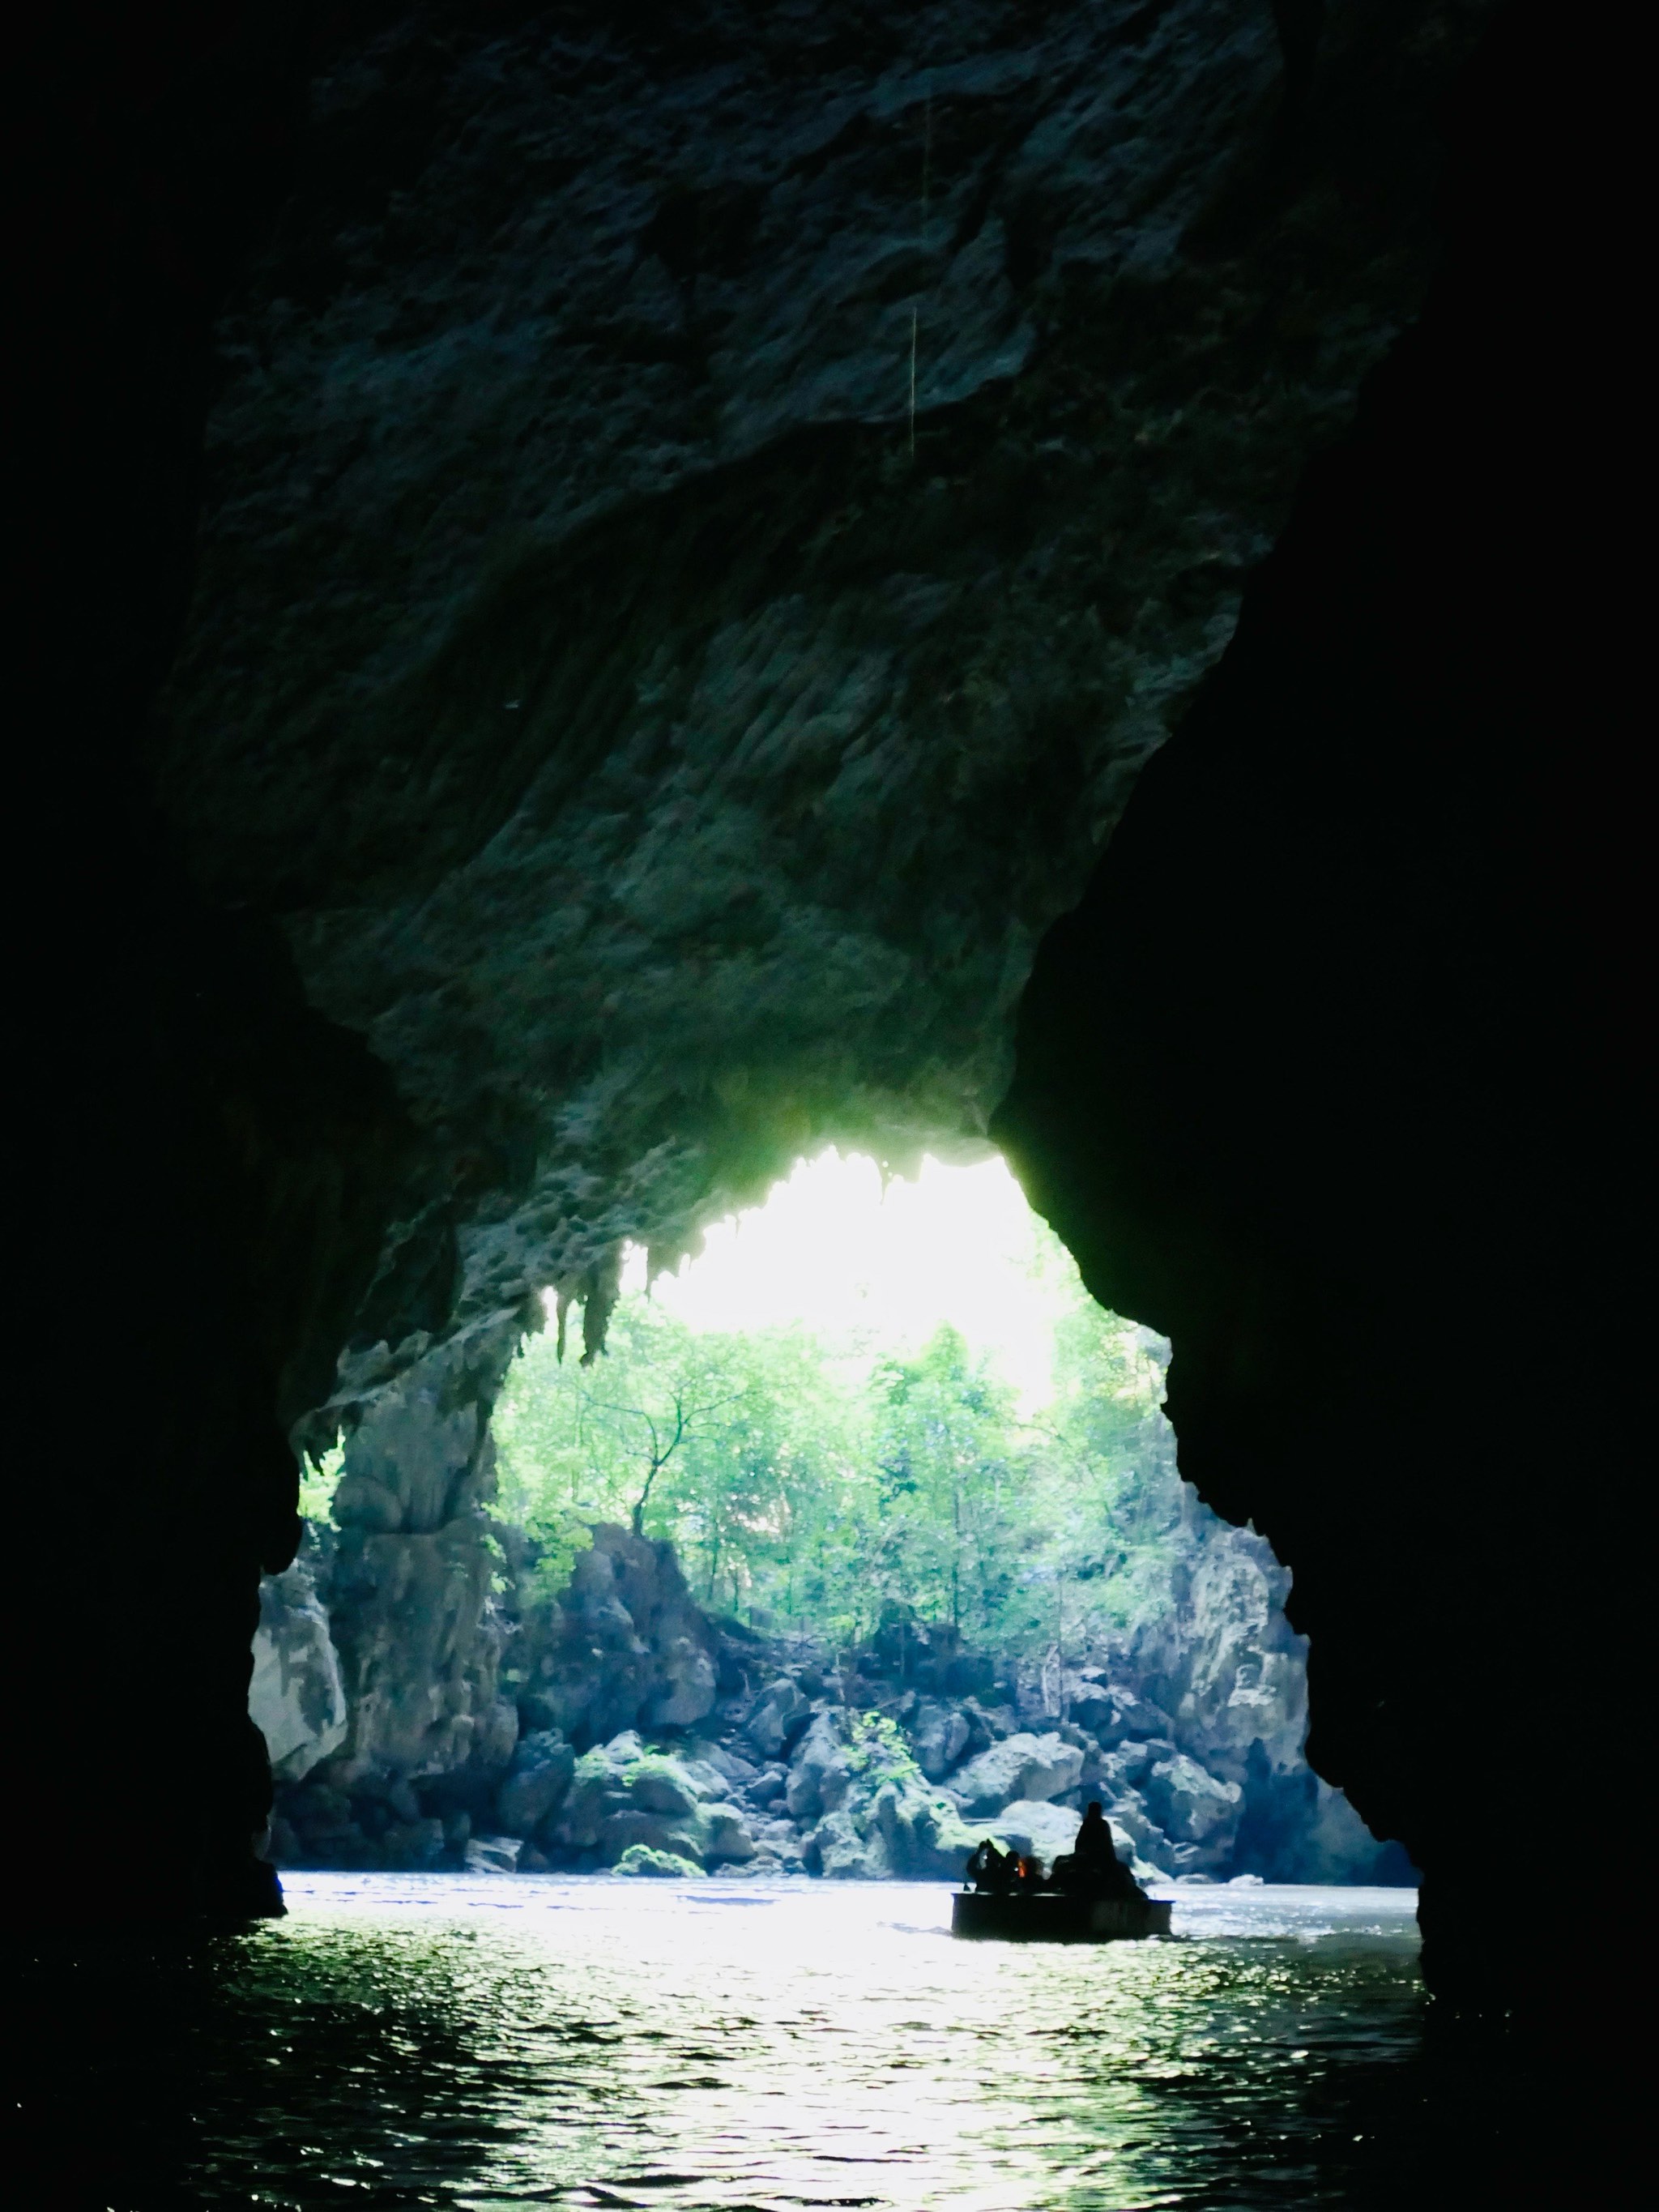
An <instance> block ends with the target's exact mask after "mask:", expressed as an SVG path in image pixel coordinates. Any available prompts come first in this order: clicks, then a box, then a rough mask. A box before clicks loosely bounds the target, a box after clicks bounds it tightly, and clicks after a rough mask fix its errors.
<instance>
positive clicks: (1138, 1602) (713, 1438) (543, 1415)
mask: <svg viewBox="0 0 1659 2212" xmlns="http://www.w3.org/2000/svg"><path fill="white" fill-rule="evenodd" d="M1043 1269H1044V1272H1045V1273H1048V1274H1049V1275H1050V1276H1051V1277H1052V1281H1051V1285H1050V1287H1051V1288H1053V1289H1054V1292H1055V1300H1056V1304H1057V1306H1058V1308H1059V1310H1060V1319H1059V1321H1058V1323H1057V1326H1056V1329H1055V1336H1054V1370H1053V1374H1054V1387H1053V1392H1052V1395H1051V1397H1050V1399H1049V1400H1048V1402H1047V1403H1046V1404H1045V1405H1043V1406H1042V1407H1041V1408H1040V1409H1038V1410H1037V1411H1036V1412H1035V1413H1031V1414H1029V1415H1023V1414H1022V1413H1021V1410H1020V1408H1019V1406H1018V1402H1017V1399H1016V1395H1015V1393H1014V1392H1013V1391H1012V1389H1010V1388H1009V1387H1008V1385H1007V1384H1006V1383H1004V1382H1003V1381H1002V1380H1001V1379H1000V1376H999V1375H998V1374H997V1372H996V1370H995V1369H994V1365H993V1364H992V1363H991V1362H990V1361H989V1360H988V1359H987V1358H986V1357H984V1356H983V1355H981V1354H978V1353H976V1352H974V1351H973V1350H972V1349H971V1348H970V1347H969V1346H968V1345H967V1344H966V1343H965V1342H964V1341H963V1339H962V1337H961V1336H960V1335H958V1334H957V1332H956V1331H955V1330H954V1329H951V1328H941V1329H940V1330H939V1332H938V1334H936V1335H935V1336H934V1337H933V1339H932V1340H931V1341H929V1342H928V1343H927V1344H926V1345H924V1346H922V1347H921V1349H920V1351H918V1352H915V1353H914V1354H913V1355H910V1356H908V1357H902V1358H901V1357H893V1356H889V1357H885V1358H875V1359H872V1358H871V1356H870V1354H869V1351H868V1348H867V1347H861V1346H850V1345H844V1344H829V1343H825V1342H824V1341H823V1340H820V1339H818V1338H817V1337H816V1336H814V1335H813V1334H811V1332H809V1331H807V1330H805V1329H804V1328H799V1327H796V1328H774V1329H767V1330H762V1331H757V1332H753V1333H750V1334H741V1335H740V1334H720V1333H719V1332H714V1331H702V1332H699V1331H696V1330H694V1329H692V1328H690V1327H688V1326H687V1325H686V1324H685V1323H684V1322H681V1321H679V1320H678V1319H677V1318H675V1317H674V1316H672V1315H671V1314H668V1313H666V1312H665V1311H664V1310H662V1309H660V1308H659V1307H658V1306H656V1305H654V1304H652V1303H651V1302H650V1300H649V1299H647V1298H645V1297H629V1298H625V1299H623V1301H622V1303H621V1304H619V1305H618V1306H617V1310H616V1312H615V1314H614V1315H613V1316H612V1320H611V1334H610V1346H609V1351H608V1353H607V1355H606V1356H605V1358H602V1359H599V1360H597V1361H596V1362H595V1363H594V1364H592V1366H590V1367H586V1368H584V1367H581V1366H579V1365H577V1364H575V1363H574V1361H573V1362H570V1363H568V1364H562V1363H560V1361H559V1360H558V1358H557V1356H556V1345H555V1343H554V1340H553V1339H552V1337H551V1335H550V1334H548V1335H544V1336H541V1337H538V1338H537V1339H536V1340H533V1341H532V1343H531V1344H530V1345H529V1346H527V1347H526V1351H525V1352H524V1354H523V1356H522V1357H521V1358H520V1360H519V1361H518V1363H517V1364H516V1365H515V1367H514V1369H513V1373H512V1375H511V1376H509V1378H508V1382H507V1388H506V1390H505V1391H504V1393H503V1395H502V1398H501V1404H500V1406H499V1407H498V1409H497V1413H496V1416H495V1441H496V1446H497V1449H498V1453H499V1455H500V1468H501V1486H500V1507H499V1510H501V1513H502V1514H503V1516H505V1517H506V1518H507V1519H509V1520H511V1521H513V1522H517V1523H519V1524H520V1526H522V1527H524V1528H526V1529H528V1530H529V1531H530V1532H531V1534H532V1536H533V1537H534V1538H535V1540H536V1545H537V1548H538V1553H539V1565H538V1567H537V1569H536V1576H537V1579H538V1584H539V1586H540V1588H541V1589H542V1591H543V1593H544V1594H545V1595H553V1594H555V1593H556V1591H557V1590H558V1589H562V1587H563V1585H564V1583H566V1582H567V1581H568V1577H569V1573H570V1568H571V1565H572V1563H573V1561H574V1558H575V1556H576V1553H577V1552H578V1551H579V1550H580V1548H581V1547H583V1546H584V1545H585V1544H586V1542H587V1541H589V1536H588V1531H589V1529H590V1528H591V1527H592V1524H593V1523H594V1522H599V1521H602V1520H603V1521H620V1522H631V1523H632V1524H633V1525H634V1526H635V1527H636V1528H639V1529H640V1531H641V1533H642V1534H646V1535H649V1536H653V1537H667V1538H670V1539H671V1541H673V1543H674V1545H675V1547H676V1548H677V1550H678V1553H679V1556H680V1558H681V1560H682V1562H683V1563H684V1566H685V1569H686V1572H687V1575H688V1577H689V1578H690V1582H691V1583H692V1586H693V1589H694V1590H695V1591H696V1595H698V1596H699V1597H700V1598H701V1599H702V1601H703V1603H705V1604H706V1605H708V1606H710V1607H713V1608H715V1609H727V1610H733V1611H747V1612H748V1613H749V1614H750V1618H751V1619H755V1620H760V1621H762V1622H763V1623H766V1622H769V1623H773V1624H775V1625H780V1626H793V1627H799V1628H810V1629H811V1630H813V1631H815V1632H818V1633H821V1634H825V1635H828V1636H829V1637H831V1638H835V1639H836V1640H838V1641H841V1642H854V1641H856V1640H858V1639H859V1638H862V1637H863V1636H865V1635H867V1634H868V1633H870V1632H872V1630H873V1629H874V1628H875V1627H876V1626H878V1623H879V1622H880V1621H881V1620H883V1618H884V1616H885V1617H889V1618H890V1617H893V1616H894V1615H895V1614H896V1615H900V1616H902V1615H903V1614H906V1613H914V1614H915V1615H916V1616H918V1617H920V1618H921V1619H922V1620H927V1621H933V1622H948V1623H951V1624H952V1625H953V1626H955V1627H957V1629H958V1630H959V1632H961V1634H962V1635H963V1638H964V1639H965V1640H966V1641H967V1642H968V1643H969V1644H972V1645H975V1646H976V1647H978V1648H981V1649H985V1650H991V1651H993V1652H1000V1653H1002V1654H1004V1655H1006V1656H1010V1657H1018V1656H1037V1657H1039V1658H1041V1657H1042V1656H1045V1655H1046V1656H1050V1657H1051V1658H1052V1659H1053V1660H1054V1662H1058V1661H1059V1660H1060V1658H1061V1657H1062V1656H1063V1658H1064V1660H1065V1661H1066V1663H1069V1664H1076V1663H1079V1662H1081V1661H1083V1660H1085V1658H1086V1657H1087V1656H1088V1653H1089V1650H1090V1648H1091V1645H1093V1644H1095V1643H1096V1642H1097V1641H1098V1639H1100V1638H1103V1636H1105V1635H1106V1634H1108V1633H1109V1632H1111V1631H1112V1630H1114V1629H1115V1628H1118V1627H1121V1626H1125V1625H1127V1623H1129V1622H1130V1621H1132V1620H1135V1619H1137V1618H1139V1617H1140V1616H1142V1615H1144V1614H1145V1613H1147V1612H1149V1611H1150V1610H1152V1609H1155V1608H1158V1607H1161V1606H1162V1605H1163V1604H1164V1602H1166V1601H1167V1592H1168V1586H1169V1578H1170V1571H1171V1568H1172V1564H1173V1560H1174V1557H1175V1552H1176V1538H1177V1537H1178V1535H1179V1534H1180V1531H1181V1529H1182V1523H1183V1516H1184V1515H1186V1514H1187V1513H1188V1512H1189V1511H1190V1510H1191V1509H1190V1504H1189V1501H1188V1495H1187V1493H1185V1492H1184V1491H1183V1486H1182V1483H1181V1481H1180V1480H1179V1477H1178V1476H1177V1474H1176V1466H1175V1448H1174V1439H1173V1437H1172V1436H1171V1434H1170V1429H1169V1426H1168V1424H1167V1423H1166V1422H1165V1420H1164V1416H1163V1413H1162V1410H1161V1408H1162V1401H1163V1386H1164V1370H1163V1347H1162V1346H1161V1345H1160V1344H1159V1342H1158V1340H1157V1339H1156V1338H1153V1337H1152V1336H1150V1335H1149V1334H1148V1333H1147V1332H1146V1331H1145V1330H1143V1329H1140V1328H1136V1327H1135V1326H1134V1325H1133V1324H1132V1323H1127V1322H1123V1321H1121V1320H1120V1319H1119V1318H1118V1317H1117V1316H1115V1315H1113V1314H1109V1313H1106V1312H1103V1310H1101V1308H1100V1307H1098V1306H1097V1305H1096V1304H1094V1302H1093V1301H1092V1300H1091V1298H1089V1297H1088V1296H1087V1294H1086V1293H1085V1291H1084V1290H1083V1288H1082V1285H1081V1284H1080V1283H1079V1281H1078V1279H1077V1274H1076V1270H1075V1268H1074V1267H1073V1265H1072V1262H1071V1261H1070V1259H1069V1257H1068V1256H1067V1255H1066V1254H1065V1252H1064V1250H1063V1249H1062V1248H1061V1247H1060V1245H1059V1243H1058V1242H1057V1241H1056V1240H1054V1239H1052V1238H1049V1239H1048V1240H1047V1245H1046V1248H1045V1252H1044V1258H1043ZM872 1741H873V1739H872ZM870 1755H871V1757H872V1758H874V1757H875V1756H876V1753H875V1751H874V1750H873V1749H872V1752H871V1754H870ZM895 1771H896V1770H895Z"/></svg>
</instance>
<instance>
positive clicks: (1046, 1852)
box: [969, 1797, 1080, 1865]
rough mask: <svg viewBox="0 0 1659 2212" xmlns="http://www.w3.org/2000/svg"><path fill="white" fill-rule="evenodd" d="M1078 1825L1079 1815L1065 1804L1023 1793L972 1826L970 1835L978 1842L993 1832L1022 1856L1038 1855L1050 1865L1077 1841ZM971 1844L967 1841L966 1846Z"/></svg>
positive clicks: (970, 1824)
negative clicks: (996, 1812) (984, 1820)
mask: <svg viewBox="0 0 1659 2212" xmlns="http://www.w3.org/2000/svg"><path fill="white" fill-rule="evenodd" d="M1079 1825H1080V1822H1079V1816H1078V1815H1077V1814H1075V1813H1073V1812H1072V1811H1071V1810H1070V1809H1069V1808H1067V1807H1066V1806H1064V1805H1050V1804H1049V1803H1048V1802H1047V1801H1046V1800H1042V1799H1037V1798H1034V1797H1022V1798H1017V1799H1016V1800H1015V1801H1014V1802H1013V1803H1012V1805H1008V1806H1005V1808H1003V1810H1002V1811H1001V1813H1000V1814H998V1815H997V1817H996V1818H995V1819H994V1820H988V1821H986V1822H984V1823H982V1824H981V1825H980V1826H977V1827H974V1829H973V1838H974V1843H977V1842H978V1841H979V1839H980V1838H981V1836H994V1838H996V1840H997V1841H998V1842H999V1843H1000V1844H1001V1845H1002V1846H1003V1848H1004V1849H1005V1850H1013V1851H1018V1853H1019V1854H1020V1856H1021V1857H1023V1858H1039V1859H1042V1860H1043V1861H1044V1862H1045V1863H1048V1864H1049V1865H1052V1864H1053V1863H1054V1860H1055V1859H1057V1858H1058V1857H1060V1853H1061V1852H1062V1851H1069V1850H1071V1848H1072V1845H1073V1844H1074V1843H1075V1842H1076V1841H1077V1832H1078V1828H1079ZM969 1826H970V1827H971V1826H973V1824H972V1823H969ZM972 1848H973V1844H969V1850H972Z"/></svg>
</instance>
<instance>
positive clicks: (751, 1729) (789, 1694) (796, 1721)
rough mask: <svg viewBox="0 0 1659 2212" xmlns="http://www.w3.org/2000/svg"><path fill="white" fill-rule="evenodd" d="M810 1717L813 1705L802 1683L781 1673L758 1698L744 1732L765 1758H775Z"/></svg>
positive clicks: (790, 1742) (798, 1733) (791, 1741)
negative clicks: (809, 1702)
mask: <svg viewBox="0 0 1659 2212" xmlns="http://www.w3.org/2000/svg"><path fill="white" fill-rule="evenodd" d="M810 1719H811V1706H810V1705H808V1703H807V1700H806V1699H805V1696H804V1694H803V1693H802V1691H801V1687H800V1685H799V1682H793V1681H791V1680H790V1679H789V1677H788V1676H787V1674H781V1675H780V1676H779V1677H778V1679H777V1680H776V1681H775V1682H770V1683H769V1684H768V1685H767V1686H766V1688H765V1689H763V1691H762V1692H761V1693H760V1695H759V1697H758V1698H757V1699H756V1700H755V1703H754V1705H753V1707H752V1709H751V1710H750V1715H749V1718H748V1720H747V1721H746V1722H745V1723H744V1735H746V1736H747V1737H748V1739H749V1741H750V1743H752V1744H753V1745H754V1747H755V1748H756V1750H757V1752H758V1753H760V1755H761V1757H762V1758H763V1759H776V1758H778V1757H779V1756H780V1755H781V1753H783V1752H784V1751H785V1750H786V1749H787V1747H788V1746H789V1745H790V1744H792V1743H793V1741H795V1739H796V1737H797V1736H798V1735H800V1733H801V1731H802V1730H803V1729H805V1726H806V1724H807V1723H808V1721H809V1720H810Z"/></svg>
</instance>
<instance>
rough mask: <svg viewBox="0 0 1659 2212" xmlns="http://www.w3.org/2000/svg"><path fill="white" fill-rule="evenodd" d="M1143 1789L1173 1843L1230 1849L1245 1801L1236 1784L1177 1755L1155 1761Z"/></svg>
mask: <svg viewBox="0 0 1659 2212" xmlns="http://www.w3.org/2000/svg"><path fill="white" fill-rule="evenodd" d="M1143 1789H1144V1792H1145V1795H1146V1802H1147V1804H1148V1806H1149V1807H1150V1808H1151V1810H1152V1816H1153V1818H1154V1819H1155V1820H1157V1821H1158V1825H1159V1826H1160V1827H1161V1828H1162V1829H1163V1830H1164V1833H1165V1834H1166V1835H1168V1836H1169V1837H1170V1838H1171V1839H1172V1840H1173V1841H1174V1842H1176V1843H1177V1844H1198V1845H1200V1847H1208V1848H1212V1849H1215V1850H1225V1849H1226V1848H1227V1847H1228V1846H1230V1845H1231V1842H1232V1838H1233V1832H1234V1830H1235V1829H1236V1828H1237V1826H1238V1818H1239V1812H1240V1808H1241V1807H1242V1805H1243V1799H1244V1792H1243V1790H1242V1789H1241V1788H1240V1786H1239V1784H1237V1782H1224V1781H1221V1780H1219V1779H1218V1778H1217V1777H1216V1776H1215V1775H1213V1774H1211V1773H1209V1772H1207V1771H1206V1769H1205V1768H1203V1767H1202V1766H1200V1765H1199V1763H1198V1761H1197V1760H1196V1759H1189V1758H1188V1756H1187V1754H1186V1753H1185V1752H1179V1751H1178V1752H1175V1753H1172V1754H1171V1755H1170V1757H1169V1758H1167V1759H1158V1760H1156V1761H1154V1763H1153V1765H1152V1771H1151V1772H1150V1773H1149V1774H1148V1775H1147V1777H1146V1782H1145V1783H1144V1784H1143Z"/></svg>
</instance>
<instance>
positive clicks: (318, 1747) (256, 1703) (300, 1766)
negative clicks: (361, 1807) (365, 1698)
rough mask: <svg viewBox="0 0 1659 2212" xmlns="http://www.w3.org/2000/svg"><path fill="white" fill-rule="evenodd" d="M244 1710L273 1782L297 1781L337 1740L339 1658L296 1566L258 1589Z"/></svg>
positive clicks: (341, 1728) (311, 1587) (342, 1716)
mask: <svg viewBox="0 0 1659 2212" xmlns="http://www.w3.org/2000/svg"><path fill="white" fill-rule="evenodd" d="M248 1711H249V1713H250V1714H251V1715H252V1719H253V1722H254V1725H255V1726H256V1727H257V1728H258V1729H259V1731H260V1733H261V1735H263V1736H264V1740H265V1747H266V1749H267V1750H268V1751H269V1752H270V1767H271V1772H272V1774H273V1775H275V1776H276V1778H277V1779H278V1780H279V1781H284V1782H297V1781H299V1780H300V1779H301V1777H303V1776H305V1775H307V1774H308V1773H309V1772H310V1771H311V1770H312V1768H313V1766H315V1765H317V1764H318V1763H319V1760H321V1759H326V1758H327V1757H328V1755H329V1753H331V1752H333V1751H336V1750H337V1749H338V1747H339V1746H340V1745H341V1744H342V1743H343V1742H344V1741H345V1734H346V1723H347V1711H346V1697H345V1686H344V1684H343V1682H342V1680H341V1679H340V1659H339V1654H338V1653H337V1651H336V1650H335V1648H334V1641H333V1638H332V1637H331V1634H330V1632H329V1624H328V1615H327V1614H326V1613H325V1612H324V1610H323V1607H322V1606H321V1605H320V1603H319V1601H318V1596H317V1589H316V1584H315V1583H314V1581H313V1577H312V1572H311V1569H310V1568H309V1566H308V1565H307V1564H306V1562H305V1560H304V1559H296V1560H295V1563H294V1565H292V1566H291V1567H289V1569H288V1570H287V1571H286V1572H285V1573H283V1574H280V1575H267V1576H266V1577H265V1579H264V1582H263V1583H262V1584H261V1585H260V1589H259V1626H258V1629H257V1630H256V1631H255V1632H254V1638H253V1678H252V1682H251V1683H250V1685H249V1687H248Z"/></svg>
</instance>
